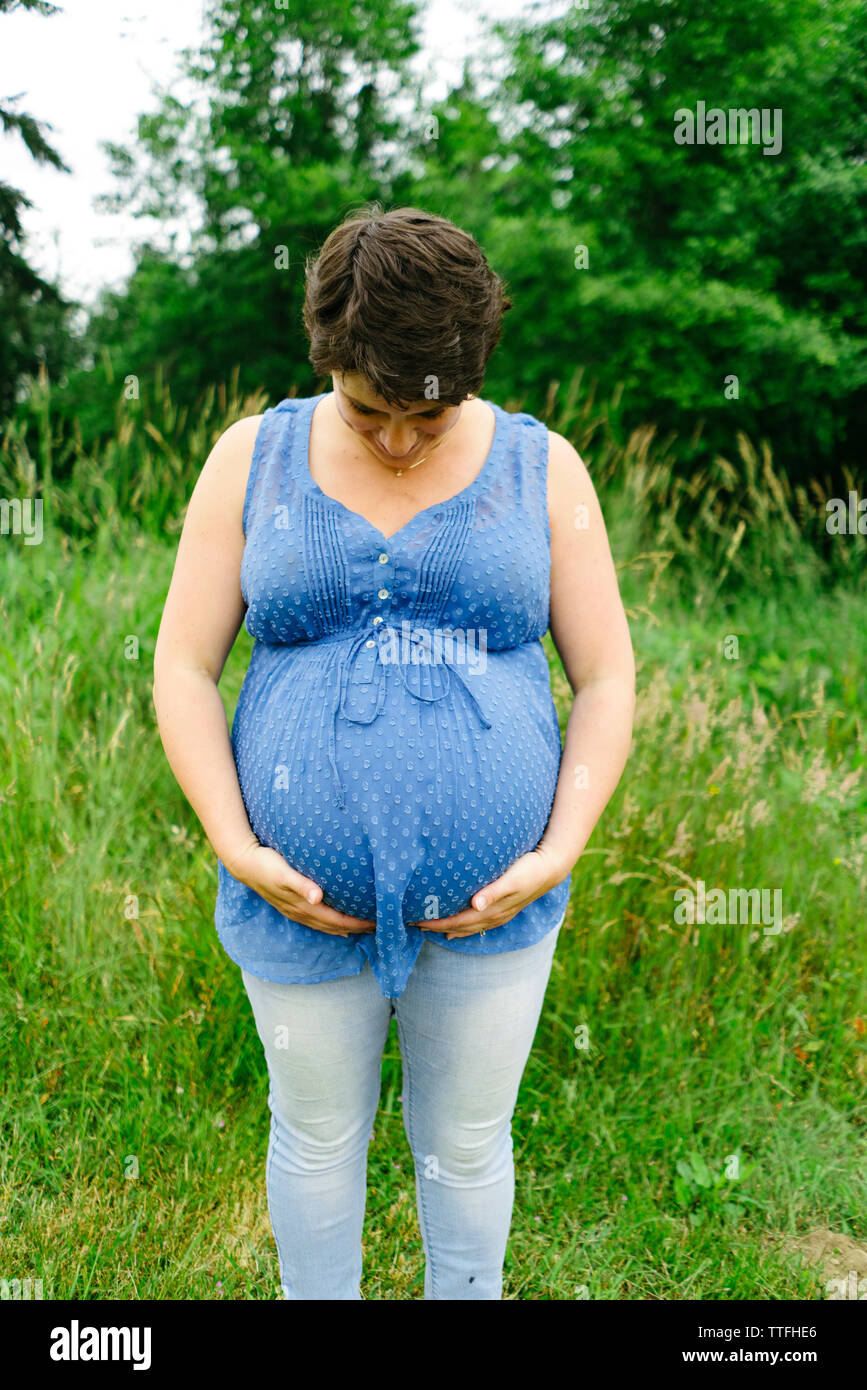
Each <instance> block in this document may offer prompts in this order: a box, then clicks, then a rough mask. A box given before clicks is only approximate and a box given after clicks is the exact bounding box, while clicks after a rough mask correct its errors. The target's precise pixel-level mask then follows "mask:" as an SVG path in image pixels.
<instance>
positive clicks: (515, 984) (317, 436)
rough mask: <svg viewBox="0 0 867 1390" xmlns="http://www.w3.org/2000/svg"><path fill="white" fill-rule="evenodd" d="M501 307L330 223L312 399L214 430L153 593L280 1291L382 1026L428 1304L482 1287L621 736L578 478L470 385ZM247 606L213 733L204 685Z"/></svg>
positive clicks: (616, 664) (528, 428)
mask: <svg viewBox="0 0 867 1390" xmlns="http://www.w3.org/2000/svg"><path fill="white" fill-rule="evenodd" d="M510 307H511V301H510V300H509V299H507V298H506V297H505V294H504V290H503V285H502V283H501V281H500V279H499V278H498V277H497V276H496V275H495V274H494V273H493V272H492V271H491V269H490V267H489V265H488V262H487V260H486V258H485V256H484V254H483V252H482V251H481V249H480V247H479V246H478V244H477V243H476V242H475V240H474V239H473V238H472V237H471V236H469V235H468V234H467V233H466V232H464V231H462V230H461V229H459V228H458V227H456V226H454V225H453V224H452V223H451V222H448V221H446V220H445V219H444V218H441V217H436V216H432V215H429V214H427V213H424V212H422V211H420V210H419V209H416V208H399V209H395V210H393V211H390V212H387V213H384V212H383V211H382V209H381V208H379V207H378V206H376V205H374V207H373V208H372V209H368V210H366V211H364V212H362V213H355V214H352V215H350V217H349V218H348V219H347V220H346V221H344V222H343V223H342V224H341V225H340V226H338V227H337V228H336V229H335V230H334V231H333V232H332V233H331V235H330V236H329V237H328V239H327V240H326V242H325V244H324V245H323V246H322V248H321V249H320V251H319V254H318V255H317V256H315V257H311V258H310V261H309V263H308V267H307V284H306V296H305V303H304V323H305V328H306V331H307V334H308V337H309V340H310V360H311V363H312V365H313V367H314V369H315V371H316V373H317V374H318V376H319V377H320V378H322V377H325V376H326V375H327V374H329V373H330V374H331V381H332V387H333V389H332V390H331V391H329V392H323V393H321V394H318V395H313V396H304V397H300V398H298V397H289V398H287V399H285V400H282V401H280V402H279V404H278V405H276V406H274V407H273V408H271V409H269V410H266V411H265V413H264V414H263V415H259V416H253V417H249V418H247V419H243V420H239V421H238V422H237V423H236V424H234V425H232V426H231V427H230V428H229V429H228V430H226V432H225V433H224V434H223V436H222V437H221V438H220V439H219V440H218V441H217V443H216V445H215V446H214V448H213V450H212V451H211V454H210V456H209V457H208V459H207V461H206V463H205V466H204V468H203V469H202V472H201V475H200V477H199V479H198V481H197V483H196V486H195V489H194V490H193V493H192V496H191V499H190V503H189V507H188V510H187V516H186V521H185V525H184V530H183V534H182V536H181V541H180V545H179V548H178V555H177V561H176V565H175V571H174V575H173V577H172V582H171V586H170V589H169V593H168V597H167V600H166V606H165V611H164V614H163V619H162V624H161V627H160V633H159V638H158V641H157V649H156V654H155V660H154V703H155V707H156V712H157V718H158V722H159V727H160V734H161V737H162V741H163V746H164V748H165V751H166V756H167V757H168V760H169V762H170V764H171V767H172V769H173V771H174V773H175V775H176V777H177V779H178V782H179V784H180V786H181V788H182V790H183V791H184V793H185V795H186V796H187V798H188V800H189V802H190V804H191V805H192V807H193V809H194V810H195V812H196V813H197V815H198V816H199V819H200V820H201V823H202V826H203V828H204V830H205V833H206V834H207V836H208V839H209V841H210V843H211V845H212V847H213V849H214V852H215V854H216V856H217V859H218V865H217V869H218V878H219V887H218V893H217V902H216V913H215V923H216V929H217V932H218V934H219V938H220V941H221V942H222V944H223V946H224V948H225V950H226V951H227V953H228V955H229V956H230V957H231V959H232V960H233V961H234V962H235V963H236V964H237V965H238V966H239V968H240V970H241V975H242V979H243V983H244V987H245V989H246V991H247V995H248V997H249V1000H250V1004H251V1008H252V1011H253V1016H254V1018H255V1022H256V1028H257V1031H258V1034H259V1037H260V1039H261V1042H262V1046H263V1049H264V1055H265V1059H266V1063H267V1068H268V1075H269V1081H270V1086H269V1093H268V1103H269V1108H270V1111H271V1134H270V1142H269V1147H268V1159H267V1172H266V1185H267V1195H268V1204H269V1211H270V1215H271V1222H272V1226H273V1230H274V1236H275V1241H276V1245H277V1252H278V1256H279V1260H280V1274H281V1286H282V1289H283V1293H284V1296H285V1297H286V1298H287V1299H359V1298H360V1297H361V1292H360V1280H361V1272H362V1251H361V1237H362V1228H363V1219H364V1209H365V1202H366V1166H367V1147H368V1143H369V1140H370V1138H371V1129H372V1125H373V1123H374V1120H375V1116H376V1110H377V1106H378V1101H379V1093H380V1084H381V1062H382V1053H383V1048H384V1045H385V1042H386V1038H387V1035H388V1029H389V1024H390V1020H391V1018H392V1016H394V1017H395V1019H396V1026H397V1031H398V1040H399V1043H400V1049H401V1056H402V1063H403V1078H404V1094H403V1096H402V1100H403V1116H404V1124H405V1127H406V1133H407V1138H408V1140H409V1145H410V1149H411V1152H412V1155H413V1159H414V1162H415V1172H416V1197H417V1211H418V1218H419V1225H420V1229H421V1234H422V1240H423V1244H424V1250H425V1256H426V1264H425V1282H424V1296H425V1298H430V1299H499V1298H501V1297H502V1266H503V1260H504V1256H505V1250H506V1243H507V1238H508V1232H509V1227H510V1223H511V1217H512V1207H513V1200H514V1164H513V1157H512V1134H511V1120H512V1115H513V1112H514V1107H515V1104H516V1100H517V1094H518V1087H519V1084H520V1080H521V1076H522V1073H523V1070H524V1067H525V1065H526V1062H527V1057H528V1055H529V1051H530V1047H531V1045H532V1041H533V1037H534V1034H535V1030H536V1026H537V1024H538V1020H539V1016H540V1012H541V1007H542V1000H543V997H544V992H545V987H546V985H547V981H548V977H549V973H550V969H551V963H552V957H553V953H554V948H555V945H556V941H557V938H558V935H559V931H560V927H561V926H562V923H563V920H564V917H565V913H566V908H567V904H568V900H569V889H570V881H571V879H570V876H571V871H572V869H573V867H574V865H575V863H576V861H577V860H578V858H579V856H580V855H581V853H582V851H583V849H584V846H585V844H586V842H587V840H588V838H589V836H590V834H591V832H592V830H593V827H594V825H595V824H596V822H597V820H598V819H599V816H600V815H601V813H602V811H603V809H604V807H605V805H606V803H607V802H608V800H609V798H610V796H611V794H612V792H613V791H614V788H615V787H616V785H617V782H618V779H619V777H620V774H621V772H622V770H623V766H624V764H625V761H626V757H627V753H628V748H629V742H630V737H631V729H632V713H633V706H634V667H633V656H632V647H631V643H630V640H629V633H628V628H627V624H626V618H625V615H624V612H623V607H622V604H621V601H620V596H619V593H618V588H617V581H616V576H615V571H614V565H613V562H612V558H611V553H610V550H609V546H608V541H607V537H606V533H605V526H604V522H603V519H602V514H601V512H600V509H599V504H598V501H597V499H596V495H595V492H594V490H593V487H592V484H591V482H590V479H589V476H588V474H587V471H586V469H585V468H584V465H583V464H582V462H581V460H580V458H579V457H578V455H577V454H576V452H575V450H574V449H573V448H572V447H571V445H570V444H568V443H567V441H566V440H565V439H563V438H561V436H559V435H557V434H555V433H553V432H551V431H549V430H547V429H546V427H545V426H544V425H543V424H542V423H541V422H540V421H538V420H536V419H535V418H534V417H533V416H532V415H529V414H525V413H520V414H514V413H508V412H506V411H505V410H503V409H502V408H501V407H500V406H498V405H495V404H494V403H493V402H489V401H485V400H482V399H480V398H479V396H478V391H479V389H480V387H481V385H482V382H483V380H484V374H485V369H486V366H487V363H488V359H489V357H490V355H491V353H492V351H493V349H494V347H495V345H496V343H497V341H498V339H499V337H500V331H501V321H502V317H503V314H504V312H505V310H507V309H508V308H510ZM242 621H245V624H246V627H247V630H248V632H249V633H250V634H251V635H252V636H253V638H254V639H255V642H254V646H253V652H252V656H251V659H250V664H249V668H248V670H247V674H246V677H245V680H244V684H243V687H242V690H241V694H240V697H239V700H238V705H237V709H236V712H235V716H234V722H233V725H232V731H231V737H230V735H229V730H228V727H227V724H226V719H225V714H224V710H223V705H222V699H221V696H220V693H219V690H218V685H217V683H218V681H219V678H220V675H221V673H222V670H223V667H224V664H225V661H226V657H227V655H228V653H229V651H230V649H231V647H232V644H233V642H234V640H235V637H236V635H237V633H238V630H239V628H240V626H241V623H242ZM549 627H550V631H551V636H552V639H553V641H554V643H555V646H556V648H557V650H558V652H559V654H560V656H561V658H562V661H563V666H564V669H565V672H566V675H567V678H568V680H569V683H570V686H571V687H572V690H573V693H574V695H575V699H574V703H573V706H572V710H571V713H570V717H569V721H568V726H567V730H566V739H565V750H561V742H560V731H559V726H558V721H557V715H556V710H555V707H554V702H553V698H552V694H551V686H550V679H549V673H548V664H547V659H546V656H545V652H544V649H543V647H542V645H541V639H542V637H543V636H544V635H545V633H546V632H547V631H548V629H549ZM561 752H562V759H561Z"/></svg>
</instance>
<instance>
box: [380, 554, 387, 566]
mask: <svg viewBox="0 0 867 1390" xmlns="http://www.w3.org/2000/svg"><path fill="white" fill-rule="evenodd" d="M379 563H380V564H381V565H387V564H388V556H387V555H386V553H385V551H383V552H382V554H381V555H380V557H379Z"/></svg>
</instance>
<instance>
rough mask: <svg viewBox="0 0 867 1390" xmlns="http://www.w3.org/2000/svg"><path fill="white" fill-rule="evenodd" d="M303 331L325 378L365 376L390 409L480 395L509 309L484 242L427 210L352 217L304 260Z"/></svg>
mask: <svg viewBox="0 0 867 1390" xmlns="http://www.w3.org/2000/svg"><path fill="white" fill-rule="evenodd" d="M305 269H306V272H307V284H306V289H305V295H304V327H305V330H306V332H307V336H308V338H309V339H310V353H309V357H310V362H311V364H312V366H313V369H314V371H316V372H317V373H318V374H319V375H320V376H325V375H327V374H328V373H329V372H339V373H347V374H349V373H358V374H359V375H360V376H362V377H364V378H365V380H366V381H367V383H368V384H369V386H370V388H371V390H372V391H373V392H374V393H375V394H376V395H378V396H381V397H382V398H383V400H386V401H388V402H389V404H390V405H395V406H398V407H403V406H404V405H405V404H408V403H409V402H411V401H417V400H422V399H431V394H430V391H429V390H427V389H426V387H427V386H428V383H429V381H430V378H431V376H434V377H435V378H436V383H437V387H436V395H435V396H434V397H433V398H434V399H436V400H439V401H442V402H443V404H444V405H460V403H461V401H463V400H466V398H467V396H469V395H476V394H478V391H479V389H480V387H481V385H482V382H483V381H484V377H485V369H486V367H487V365H488V358H489V357H490V355H491V353H492V352H493V350H494V348H495V347H496V345H497V343H498V341H499V338H500V331H501V326H502V318H503V314H504V313H505V312H506V310H507V309H510V308H511V307H512V301H511V300H510V299H507V298H506V295H505V292H504V283H503V281H501V279H500V277H499V276H498V275H495V274H494V272H493V271H492V270H491V268H490V266H489V265H488V262H487V259H486V258H485V255H484V252H483V251H482V249H481V247H480V246H479V245H478V243H477V242H476V241H475V240H474V238H473V237H472V236H470V234H469V232H464V231H462V230H461V229H460V227H456V226H455V225H454V223H453V222H449V221H448V220H447V219H446V218H445V217H437V216H435V215H434V214H432V213H429V212H423V211H422V210H421V209H420V208H410V207H406V208H394V209H392V211H391V212H383V210H382V208H381V206H380V205H379V204H378V203H374V204H372V205H370V204H369V205H368V206H367V207H366V208H364V209H363V210H362V211H361V212H357V211H356V212H351V213H349V214H347V217H346V218H345V219H344V220H343V222H342V223H340V225H339V226H337V227H335V229H334V231H333V232H331V234H330V235H329V236H328V238H327V239H326V241H325V242H324V243H323V245H322V247H321V248H320V250H319V253H318V255H316V256H311V257H308V258H307V261H306V265H305Z"/></svg>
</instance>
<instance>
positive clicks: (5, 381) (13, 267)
mask: <svg viewBox="0 0 867 1390" xmlns="http://www.w3.org/2000/svg"><path fill="white" fill-rule="evenodd" d="M15 9H25V10H36V11H37V12H38V13H39V14H42V15H46V16H50V15H54V14H57V13H58V7H57V6H56V5H50V4H47V3H45V0H0V16H2V15H3V14H9V13H10V12H11V11H12V10H15ZM22 96H23V93H18V94H17V95H16V96H8V97H5V98H3V99H2V100H0V129H2V130H3V131H5V132H6V133H7V134H10V133H14V134H17V135H19V136H20V138H21V139H22V140H23V141H24V144H25V145H26V147H27V149H28V151H29V153H30V154H31V155H32V157H33V159H35V160H36V162H37V163H38V164H50V165H51V166H52V167H53V168H55V169H60V170H62V172H63V173H66V174H68V173H71V170H70V169H69V167H68V166H67V165H66V164H64V162H63V160H62V159H61V157H60V155H59V154H58V153H57V151H56V150H55V149H54V148H53V147H52V146H51V145H50V144H49V143H48V141H47V140H46V138H45V135H44V133H43V132H44V131H45V130H50V128H51V127H50V126H48V125H47V123H43V124H41V125H40V123H39V122H38V121H36V120H35V119H34V118H33V116H30V115H27V114H26V113H25V112H23V111H20V110H18V109H17V107H18V103H19V101H20V100H21V97H22ZM32 206H33V204H32V202H31V201H30V199H29V198H27V197H26V196H25V195H24V193H23V192H22V191H21V189H20V188H13V186H12V185H11V184H9V183H5V182H4V181H2V180H0V305H2V313H0V417H2V416H4V415H8V414H9V412H10V411H11V410H12V408H13V406H14V403H15V397H16V390H17V386H18V383H19V381H20V380H21V378H22V377H23V376H24V375H25V374H27V373H35V372H36V371H37V370H38V369H39V367H40V366H41V365H44V366H45V368H46V370H47V371H48V372H49V374H50V375H54V374H56V373H57V372H59V371H60V370H61V369H62V367H63V365H65V364H66V363H67V362H68V361H69V360H70V357H71V345H70V343H69V339H68V314H69V311H70V310H71V309H72V307H73V306H72V305H71V304H70V303H69V302H68V301H67V300H66V299H65V298H64V297H63V296H62V295H61V293H60V292H59V290H58V289H57V287H56V286H55V285H52V284H49V283H48V281H46V280H44V279H43V278H42V276H41V275H39V274H37V272H36V271H35V270H34V269H33V268H32V266H30V265H28V263H27V261H26V259H25V256H24V240H25V237H24V230H23V228H22V225H21V213H22V211H23V209H24V208H30V207H32Z"/></svg>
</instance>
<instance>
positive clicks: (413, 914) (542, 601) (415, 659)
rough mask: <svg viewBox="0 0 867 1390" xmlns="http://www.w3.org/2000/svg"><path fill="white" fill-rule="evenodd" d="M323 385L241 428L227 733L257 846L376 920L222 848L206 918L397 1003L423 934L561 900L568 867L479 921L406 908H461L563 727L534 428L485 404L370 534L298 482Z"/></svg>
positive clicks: (231, 937) (275, 977)
mask: <svg viewBox="0 0 867 1390" xmlns="http://www.w3.org/2000/svg"><path fill="white" fill-rule="evenodd" d="M323 394H324V393H323ZM322 398H323V396H322V394H320V395H318V396H308V397H303V398H293V399H288V398H287V399H286V400H283V401H281V402H280V403H279V405H276V406H274V407H273V408H271V409H269V410H266V411H265V413H264V416H263V418H262V420H261V422H260V425H259V430H258V433H257V436H256V442H255V446H254V450H253V457H252V461H251V466H250V475H249V480H248V483H247V489H246V494H245V498H244V510H243V527H244V535H245V540H246V543H245V547H244V552H243V559H242V563H241V592H242V595H243V597H244V600H245V602H246V604H247V614H246V618H245V626H246V628H247V630H248V632H249V633H250V634H251V635H252V636H253V637H254V638H255V644H254V647H253V651H252V655H251V658H250V664H249V668H248V670H247V674H246V676H245V679H244V684H243V686H242V688H241V693H240V696H239V698H238V705H237V709H236V711H235V717H234V720H233V724H232V735H231V738H232V750H233V753H234V757H235V765H236V767H237V771H238V781H239V783H240V787H241V792H242V795H243V798H244V803H245V806H246V808H247V814H248V816H249V820H250V824H251V826H252V828H253V831H254V833H255V835H256V836H257V838H258V839H259V841H260V842H261V843H262V844H263V845H268V846H270V847H271V848H272V849H276V850H278V851H279V853H280V854H282V856H283V858H284V859H285V860H286V862H287V863H288V864H290V865H291V866H292V868H294V869H297V870H298V871H299V873H303V874H305V875H307V876H308V877H309V878H311V879H313V881H314V882H315V883H317V884H319V885H320V887H321V888H322V890H323V901H324V902H325V903H326V904H328V905H329V906H331V907H334V908H336V909H337V910H338V911H340V912H346V913H351V914H352V915H354V916H357V917H362V918H366V919H369V920H371V921H374V920H375V922H376V933H375V934H374V933H372V932H371V933H367V934H363V933H362V934H352V935H350V936H349V937H342V936H331V935H328V934H326V933H324V932H319V931H317V930H316V929H315V928H314V927H308V926H305V925H303V924H302V923H300V922H294V921H292V920H290V919H289V918H287V917H285V916H284V915H283V914H282V913H280V912H278V910H277V909H276V908H274V907H272V906H271V904H270V903H267V902H266V901H265V900H264V898H262V897H260V896H259V894H258V893H255V892H254V891H253V890H252V889H251V888H248V887H247V886H246V885H245V884H242V883H240V882H239V881H238V880H237V879H235V878H233V877H232V875H231V874H230V873H229V872H228V871H227V869H226V867H225V865H224V864H223V863H222V861H220V860H218V861H217V872H218V883H219V887H218V892H217V901H216V911H215V924H216V929H217V933H218V936H219V939H220V941H221V942H222V945H223V947H224V948H225V950H226V952H227V953H228V955H229V956H230V957H231V959H232V960H233V961H235V962H236V964H238V965H240V966H242V967H243V968H244V969H245V970H247V971H248V972H249V973H250V974H251V975H257V976H259V977H261V978H262V979H265V980H272V981H278V982H286V983H309V984H312V983H314V982H316V981H319V980H332V979H335V978H337V977H338V976H341V975H355V974H357V973H358V972H359V971H360V970H362V969H363V967H364V963H365V961H369V962H370V964H371V967H372V969H373V973H374V976H375V978H376V981H377V984H378V986H379V989H380V992H381V993H382V994H383V995H385V996H386V997H388V998H397V997H398V996H399V995H400V994H401V993H402V992H403V990H404V988H405V987H406V983H407V980H408V978H409V974H410V971H411V970H412V967H413V964H414V962H415V959H416V956H417V955H418V953H419V950H420V949H421V946H422V944H423V942H424V941H430V942H432V943H433V944H434V945H436V946H440V947H442V948H443V949H444V950H450V951H459V952H463V953H464V954H469V955H491V954H495V953H497V952H500V951H514V950H517V949H518V948H520V947H523V946H530V945H532V944H533V943H534V942H536V941H538V940H540V939H541V938H542V937H543V936H545V935H546V934H547V933H548V932H549V931H552V930H553V929H554V928H555V927H556V926H558V925H559V923H560V921H561V919H562V917H563V915H564V913H565V911H566V906H567V903H568V900H569V891H570V885H571V874H570V875H568V876H567V877H566V878H565V879H563V881H562V882H560V883H558V884H557V885H555V887H554V888H552V889H550V890H549V891H548V892H547V893H545V894H544V895H543V896H542V897H540V898H537V899H535V901H533V902H531V903H529V904H528V905H527V906H526V907H525V908H523V909H522V910H521V911H520V912H519V913H518V914H517V915H516V916H515V917H513V918H512V919H511V920H510V921H509V922H506V923H504V924H503V925H502V926H500V927H491V928H488V930H487V931H486V933H485V935H484V936H480V935H478V934H474V935H471V936H467V937H463V938H459V937H455V938H454V939H453V940H451V941H448V940H446V936H445V933H444V932H443V933H439V932H427V931H422V930H421V928H420V927H416V926H412V925H410V924H411V923H413V922H419V921H428V920H431V919H434V918H438V917H449V916H451V915H453V914H454V913H457V912H460V911H463V910H464V909H466V908H470V907H471V906H472V904H471V903H470V898H471V897H472V896H473V894H475V893H476V892H478V890H479V889H480V888H482V887H484V886H485V885H487V884H489V883H492V882H493V881H494V879H496V878H498V877H499V876H500V874H502V873H504V872H505V870H506V869H507V868H508V867H509V865H511V864H513V863H514V862H515V860H516V859H518V858H520V856H521V855H523V854H527V853H529V851H530V850H533V849H535V847H536V846H537V844H538V843H539V841H540V840H541V838H542V835H543V833H544V831H545V827H546V825H547V822H548V817H549V815H550V811H551V805H552V802H553V799H554V791H555V789H556V785H557V778H558V775H559V769H560V758H561V742H560V729H559V725H558V721H557V713H556V710H555V707H554V700H553V697H552V694H551V683H550V675H549V670H548V662H547V658H546V656H545V651H544V649H543V647H542V645H541V640H540V639H541V638H542V637H543V636H544V634H545V633H546V631H547V629H548V618H549V600H550V565H551V551H550V541H551V532H550V526H549V523H548V513H547V503H546V485H547V459H548V439H547V430H546V427H545V426H544V425H543V424H542V423H541V422H540V421H539V420H536V419H535V418H534V417H533V416H531V415H528V414H524V413H520V414H512V413H509V412H507V411H505V410H503V409H501V407H500V406H498V405H495V404H494V403H493V402H489V404H490V405H491V406H492V408H493V410H494V413H495V416H496V430H495V434H494V439H493V443H492V445H491V449H490V452H489V454H488V457H487V459H486V461H485V464H484V466H483V468H482V471H481V472H480V473H479V475H478V476H477V477H476V479H475V480H474V481H473V482H472V483H470V484H469V486H468V487H465V488H464V489H463V490H462V491H461V492H459V493H457V494H456V495H455V496H454V497H450V498H448V499H447V500H446V501H445V502H436V503H434V504H433V505H432V506H430V507H425V508H423V509H422V510H421V511H420V512H418V513H417V514H416V515H415V516H414V517H413V518H412V520H411V521H408V522H407V524H406V525H405V526H402V527H401V529H400V530H399V531H397V532H396V533H395V534H394V535H392V536H390V537H388V538H386V537H385V536H384V535H383V534H382V532H381V531H378V530H377V529H376V527H375V526H372V525H371V524H370V522H368V521H366V520H365V519H364V518H363V517H362V516H360V515H359V514H358V513H357V512H353V511H351V510H350V509H349V508H348V507H346V506H344V505H343V503H342V502H338V501H337V500H336V499H334V498H331V497H328V496H327V495H326V494H325V493H324V492H323V491H322V490H321V488H320V487H319V486H318V484H317V483H316V482H314V480H313V477H312V475H311V473H310V469H309V467H308V463H307V446H308V441H309V437H310V421H311V417H312V415H313V411H314V409H315V407H316V405H317V403H318V402H319V401H320V400H321V399H322Z"/></svg>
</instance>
